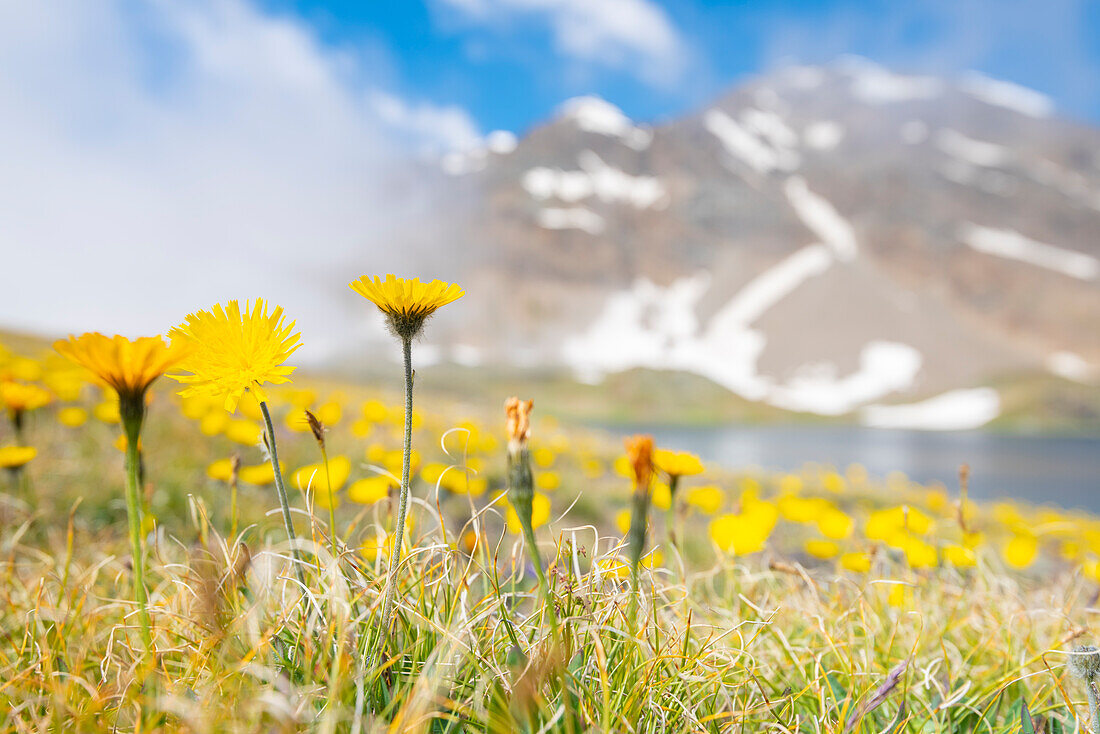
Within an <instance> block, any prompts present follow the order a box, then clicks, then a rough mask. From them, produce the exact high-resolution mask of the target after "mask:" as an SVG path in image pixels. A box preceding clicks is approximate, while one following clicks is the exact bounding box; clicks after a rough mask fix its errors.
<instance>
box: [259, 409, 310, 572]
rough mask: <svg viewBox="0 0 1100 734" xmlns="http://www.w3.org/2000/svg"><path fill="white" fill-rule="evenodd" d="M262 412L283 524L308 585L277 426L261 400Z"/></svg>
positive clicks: (296, 569) (295, 562)
mask: <svg viewBox="0 0 1100 734" xmlns="http://www.w3.org/2000/svg"><path fill="white" fill-rule="evenodd" d="M260 412H261V413H263V414H264V425H265V427H266V429H267V451H268V454H269V456H270V458H271V468H272V470H273V471H274V472H275V492H276V493H277V494H278V495H279V504H280V505H281V506H282V510H283V524H284V525H285V526H286V536H287V539H288V540H290V552H291V555H292V556H293V557H294V570H295V571H296V572H297V574H298V581H300V582H301V584H302V586H305V585H306V579H305V575H304V574H303V573H302V559H301V557H300V556H299V555H298V537H297V536H296V535H295V534H294V520H293V519H292V518H291V516H290V502H289V501H288V500H287V496H286V485H285V484H283V472H282V470H281V469H280V468H279V450H278V448H276V446H275V426H274V425H272V423H271V412H270V411H268V409H267V402H266V401H262V400H261V401H260Z"/></svg>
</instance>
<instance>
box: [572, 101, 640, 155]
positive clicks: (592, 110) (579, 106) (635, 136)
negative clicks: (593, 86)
mask: <svg viewBox="0 0 1100 734" xmlns="http://www.w3.org/2000/svg"><path fill="white" fill-rule="evenodd" d="M559 116H560V117H561V118H562V119H565V120H570V121H572V122H573V123H575V124H576V126H577V127H578V128H580V129H581V130H584V131H585V132H590V133H595V134H597V135H606V136H608V137H612V138H619V139H620V140H622V141H623V142H624V143H626V144H627V145H629V146H630V147H631V148H634V149H635V150H645V149H646V148H648V147H649V144H650V143H651V142H653V132H652V131H651V130H647V129H644V128H640V127H637V126H636V125H635V124H634V122H633V121H632V120H631V119H630V118H629V117H627V116H626V115H624V114H623V111H622V110H620V109H619V108H618V107H616V106H615V105H613V104H611V103H610V102H608V101H607V100H604V99H601V98H600V97H595V96H587V97H574V98H573V99H570V100H566V101H565V102H564V103H563V104H562V106H561V107H560V108H559Z"/></svg>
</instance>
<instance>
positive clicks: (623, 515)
mask: <svg viewBox="0 0 1100 734" xmlns="http://www.w3.org/2000/svg"><path fill="white" fill-rule="evenodd" d="M615 527H617V528H619V532H620V533H622V534H623V535H626V534H627V533H629V532H630V510H619V511H618V512H617V513H615Z"/></svg>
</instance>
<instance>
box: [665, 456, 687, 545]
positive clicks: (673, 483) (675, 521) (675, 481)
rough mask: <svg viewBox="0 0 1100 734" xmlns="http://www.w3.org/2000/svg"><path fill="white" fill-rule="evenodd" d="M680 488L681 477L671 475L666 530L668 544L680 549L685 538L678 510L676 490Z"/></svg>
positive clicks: (669, 478)
mask: <svg viewBox="0 0 1100 734" xmlns="http://www.w3.org/2000/svg"><path fill="white" fill-rule="evenodd" d="M679 486H680V477H679V475H677V474H670V475H669V477H668V519H667V521H666V522H665V525H666V526H667V527H666V528H665V530H666V531H667V532H668V542H669V544H670V545H673V546H675V547H677V548H679V547H680V538H681V537H683V534H684V533H683V528H682V527H681V522H680V513H679V512H678V511H677V508H676V490H677V488H679Z"/></svg>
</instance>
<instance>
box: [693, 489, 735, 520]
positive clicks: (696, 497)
mask: <svg viewBox="0 0 1100 734" xmlns="http://www.w3.org/2000/svg"><path fill="white" fill-rule="evenodd" d="M725 502H726V493H725V492H723V491H722V490H721V489H719V488H718V487H715V486H706V487H692V488H691V489H689V490H688V492H687V503H688V504H689V505H691V506H692V507H694V508H695V509H697V510H699V512H702V513H703V514H705V515H713V514H714V513H716V512H718V511H719V510H721V509H722V505H723V504H725Z"/></svg>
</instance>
